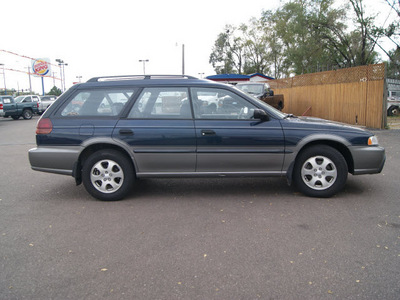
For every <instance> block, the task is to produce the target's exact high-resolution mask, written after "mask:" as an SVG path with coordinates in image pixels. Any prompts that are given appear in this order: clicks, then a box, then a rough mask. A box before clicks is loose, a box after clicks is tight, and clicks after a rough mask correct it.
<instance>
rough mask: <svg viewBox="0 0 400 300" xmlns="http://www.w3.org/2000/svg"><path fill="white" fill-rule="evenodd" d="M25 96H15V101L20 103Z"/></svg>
mask: <svg viewBox="0 0 400 300" xmlns="http://www.w3.org/2000/svg"><path fill="white" fill-rule="evenodd" d="M24 98H25V96H18V97H17V98H15V99H14V100H15V102H17V103H20V102H22V100H24Z"/></svg>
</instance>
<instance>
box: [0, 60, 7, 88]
mask: <svg viewBox="0 0 400 300" xmlns="http://www.w3.org/2000/svg"><path fill="white" fill-rule="evenodd" d="M0 66H3V78H4V95H7V86H6V69H5V67H4V64H0Z"/></svg>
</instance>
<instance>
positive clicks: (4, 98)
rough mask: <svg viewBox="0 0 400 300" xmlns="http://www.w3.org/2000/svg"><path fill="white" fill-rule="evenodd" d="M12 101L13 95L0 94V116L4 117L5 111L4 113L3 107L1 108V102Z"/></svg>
mask: <svg viewBox="0 0 400 300" xmlns="http://www.w3.org/2000/svg"><path fill="white" fill-rule="evenodd" d="M12 101H14V97H13V96H9V95H0V117H4V116H5V113H4V109H3V106H4V105H3V103H6V104H7V103H11V102H12Z"/></svg>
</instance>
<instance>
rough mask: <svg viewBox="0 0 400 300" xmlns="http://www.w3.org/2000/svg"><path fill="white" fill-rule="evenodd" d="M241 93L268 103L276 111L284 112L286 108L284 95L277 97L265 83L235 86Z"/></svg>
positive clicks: (248, 83)
mask: <svg viewBox="0 0 400 300" xmlns="http://www.w3.org/2000/svg"><path fill="white" fill-rule="evenodd" d="M235 86H236V87H237V88H238V89H240V90H241V91H243V92H245V93H247V94H249V95H252V96H254V97H256V98H258V99H260V100H261V101H264V102H266V103H268V104H269V105H271V106H273V107H275V108H276V109H279V110H282V109H283V107H284V100H283V95H275V96H274V92H273V91H272V90H271V88H270V86H269V84H268V83H263V82H244V83H238V84H237V85H235Z"/></svg>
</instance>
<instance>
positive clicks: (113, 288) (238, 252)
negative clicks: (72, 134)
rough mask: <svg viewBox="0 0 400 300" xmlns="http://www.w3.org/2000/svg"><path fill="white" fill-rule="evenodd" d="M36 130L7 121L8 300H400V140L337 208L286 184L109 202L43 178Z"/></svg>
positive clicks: (3, 238)
mask: <svg viewBox="0 0 400 300" xmlns="http://www.w3.org/2000/svg"><path fill="white" fill-rule="evenodd" d="M36 120H37V118H35V120H30V121H25V120H19V121H12V120H0V136H1V140H0V165H1V168H2V178H1V181H0V299H41V300H42V299H399V295H400V284H399V278H400V245H399V243H400V205H399V204H400V200H399V198H400V197H399V192H400V185H399V181H398V178H399V176H398V172H399V166H400V155H399V152H400V150H399V149H400V131H399V130H382V131H375V133H376V134H377V135H378V137H379V139H380V141H381V144H382V145H384V146H385V147H386V150H387V163H386V166H385V168H384V170H383V172H382V173H381V174H379V175H372V176H369V175H367V176H349V180H348V183H347V185H346V188H345V191H344V192H342V193H340V194H339V195H337V196H336V197H334V198H331V199H314V198H307V197H304V196H302V195H300V194H298V193H297V192H296V191H294V190H293V189H291V188H289V187H287V185H286V183H285V180H283V179H280V178H272V179H260V178H258V179H200V180H199V179H197V180H194V179H162V180H142V181H140V182H138V183H137V184H136V189H135V191H133V192H132V194H131V195H130V196H129V197H128V199H126V200H124V201H119V202H111V203H107V202H100V201H97V200H94V199H93V198H91V197H90V196H88V194H87V193H86V192H85V190H84V188H83V187H82V186H78V187H76V186H75V184H74V181H73V179H72V178H71V177H68V176H61V175H52V174H46V173H39V172H34V171H31V170H30V167H29V163H28V158H27V150H28V149H29V148H31V147H34V130H35V122H36Z"/></svg>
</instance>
